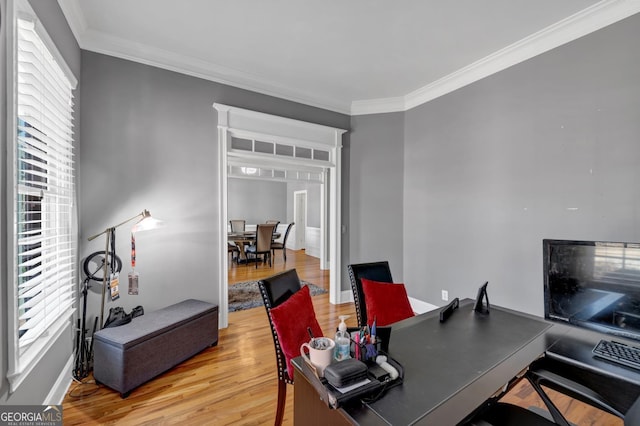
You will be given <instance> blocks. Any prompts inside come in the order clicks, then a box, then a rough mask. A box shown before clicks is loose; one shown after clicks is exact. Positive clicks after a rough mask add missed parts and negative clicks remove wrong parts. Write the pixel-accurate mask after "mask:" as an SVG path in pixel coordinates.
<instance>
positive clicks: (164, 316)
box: [95, 299, 217, 349]
mask: <svg viewBox="0 0 640 426" xmlns="http://www.w3.org/2000/svg"><path fill="white" fill-rule="evenodd" d="M216 309H217V306H216V305H212V304H211V303H207V302H203V301H201V300H195V299H187V300H184V301H182V302H180V303H176V304H175V305H171V306H168V307H166V308H163V309H160V310H157V311H153V312H151V313H149V314H145V315H142V316H139V317H136V318H134V319H133V321H131V322H130V323H128V324H125V325H121V326H119V327H113V328H105V329H102V330H100V331H99V332H97V333H96V336H95V338H96V340H101V341H103V342H108V343H109V344H111V345H115V346H120V347H122V348H123V349H126V348H130V347H132V346H135V345H137V344H140V343H142V342H144V341H145V340H149V339H152V338H154V337H156V336H158V335H160V334H164V333H166V332H167V331H169V330H171V329H173V328H177V327H180V326H181V325H182V324H184V323H186V322H190V321H193V320H195V319H197V318H199V317H202V316H204V315H206V314H208V313H210V312H213V311H215V310H216Z"/></svg>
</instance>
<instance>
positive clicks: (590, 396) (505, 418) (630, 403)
mask: <svg viewBox="0 0 640 426" xmlns="http://www.w3.org/2000/svg"><path fill="white" fill-rule="evenodd" d="M524 377H525V378H526V380H528V381H529V383H530V384H531V386H532V387H533V388H534V390H535V391H536V393H537V394H538V395H539V396H540V398H541V399H542V401H543V402H544V404H545V406H546V407H547V410H548V417H550V418H547V417H544V416H543V415H541V414H537V413H534V412H533V411H530V410H528V409H526V408H522V407H519V406H516V405H512V404H508V403H502V402H499V401H498V399H499V397H498V398H497V399H492V400H489V401H488V402H487V404H485V405H484V406H483V407H481V408H480V409H479V410H478V411H477V412H476V413H474V414H473V415H472V418H471V419H470V420H467V421H465V422H463V423H462V424H464V425H465V426H507V425H514V426H520V425H525V426H534V425H541V426H545V425H560V426H574V425H573V424H572V423H570V422H569V421H568V420H567V419H566V418H565V417H564V415H563V414H562V413H561V412H560V410H559V409H558V408H557V407H556V405H555V404H554V403H553V401H551V399H550V398H549V396H548V395H547V393H546V392H545V391H544V389H543V388H542V386H545V387H548V388H550V389H553V390H555V391H558V392H560V393H562V394H564V395H568V396H570V397H571V398H574V399H577V400H579V401H582V402H584V403H585V404H589V405H591V406H593V407H596V408H598V409H600V410H603V411H606V412H608V413H610V414H613V415H615V416H617V417H619V418H621V419H623V420H624V424H625V426H631V425H635V426H637V425H640V395H627V398H624V401H622V402H621V401H618V402H612V401H609V400H608V399H607V398H606V397H605V396H603V395H601V394H599V393H598V392H597V391H596V390H594V389H593V388H592V387H595V386H593V385H596V386H601V385H603V384H602V383H600V382H599V381H598V380H590V379H589V373H588V372H586V371H584V370H583V369H580V368H579V367H572V366H569V365H567V364H565V363H560V362H557V361H553V360H551V359H549V358H540V359H538V360H536V361H534V362H533V363H532V364H531V365H530V366H529V369H528V370H527V372H526V373H525V375H524ZM590 386H592V387H590ZM604 386H605V387H606V385H604Z"/></svg>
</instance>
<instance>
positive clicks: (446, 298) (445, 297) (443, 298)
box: [442, 290, 449, 302]
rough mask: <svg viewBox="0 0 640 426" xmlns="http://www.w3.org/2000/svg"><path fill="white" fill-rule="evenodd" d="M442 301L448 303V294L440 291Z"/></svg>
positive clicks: (445, 291)
mask: <svg viewBox="0 0 640 426" xmlns="http://www.w3.org/2000/svg"><path fill="white" fill-rule="evenodd" d="M442 300H444V301H445V302H448V301H449V292H448V291H447V290H442Z"/></svg>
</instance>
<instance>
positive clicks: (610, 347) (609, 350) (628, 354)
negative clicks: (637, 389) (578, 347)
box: [593, 340, 640, 370]
mask: <svg viewBox="0 0 640 426" xmlns="http://www.w3.org/2000/svg"><path fill="white" fill-rule="evenodd" d="M593 353H594V355H596V356H598V357H600V358H604V359H606V360H609V361H612V362H615V363H617V364H621V365H624V366H627V367H631V368H635V369H637V370H640V348H636V347H635V346H629V345H626V344H624V343H620V342H614V341H609V340H600V342H599V343H598V344H597V345H596V347H595V348H593Z"/></svg>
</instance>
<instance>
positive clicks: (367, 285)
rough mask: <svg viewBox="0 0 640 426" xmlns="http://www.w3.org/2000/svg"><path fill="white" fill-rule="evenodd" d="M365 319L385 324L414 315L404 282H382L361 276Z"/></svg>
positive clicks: (381, 324) (379, 324)
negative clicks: (365, 310) (365, 311)
mask: <svg viewBox="0 0 640 426" xmlns="http://www.w3.org/2000/svg"><path fill="white" fill-rule="evenodd" d="M361 281H362V291H363V292H364V303H365V305H366V306H367V320H368V321H369V322H370V323H373V320H374V319H375V320H376V325H378V326H385V325H389V324H392V323H394V322H398V321H401V320H403V319H406V318H410V317H412V316H414V315H415V314H414V313H413V309H411V304H410V303H409V297H408V296H407V289H406V288H405V287H404V284H392V283H383V282H378V281H372V280H368V279H366V278H362V280H361Z"/></svg>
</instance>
